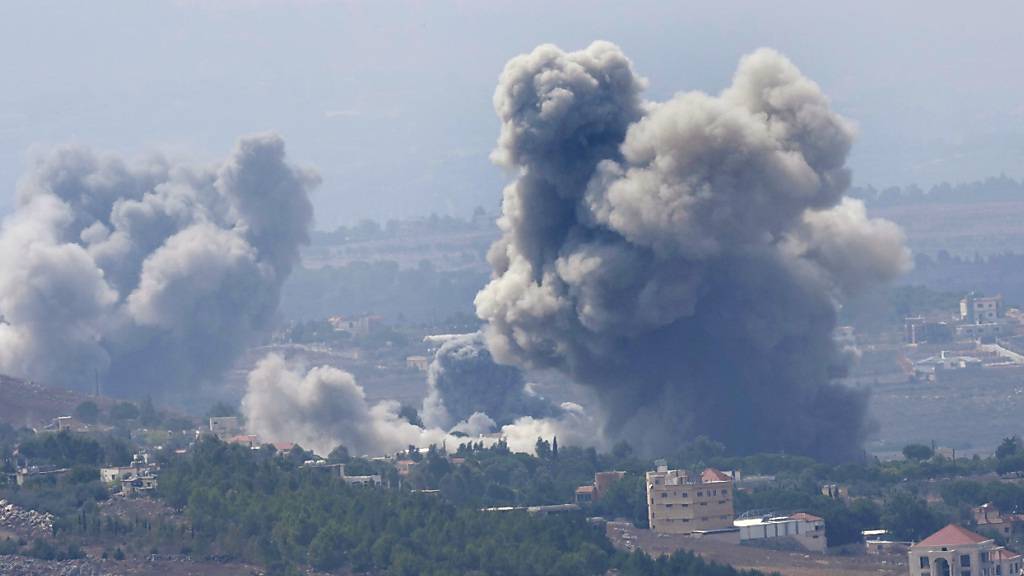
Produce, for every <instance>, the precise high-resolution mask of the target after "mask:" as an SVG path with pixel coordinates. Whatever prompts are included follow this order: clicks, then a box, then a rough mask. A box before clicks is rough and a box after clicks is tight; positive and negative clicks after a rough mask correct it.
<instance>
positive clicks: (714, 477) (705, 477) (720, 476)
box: [700, 468, 732, 483]
mask: <svg viewBox="0 0 1024 576" xmlns="http://www.w3.org/2000/svg"><path fill="white" fill-rule="evenodd" d="M730 480H732V478H729V477H728V476H726V475H725V473H724V472H722V471H721V470H715V469H714V468H707V469H705V470H704V471H703V472H701V474H700V481H701V482H705V483H707V482H728V481H730Z"/></svg>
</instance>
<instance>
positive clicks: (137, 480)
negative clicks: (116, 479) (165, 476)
mask: <svg viewBox="0 0 1024 576" xmlns="http://www.w3.org/2000/svg"><path fill="white" fill-rule="evenodd" d="M156 486H157V480H156V476H154V475H152V474H142V475H139V476H136V475H132V476H129V477H127V478H124V479H122V480H121V494H123V495H125V496H137V495H141V494H147V493H149V492H152V491H153V490H156Z"/></svg>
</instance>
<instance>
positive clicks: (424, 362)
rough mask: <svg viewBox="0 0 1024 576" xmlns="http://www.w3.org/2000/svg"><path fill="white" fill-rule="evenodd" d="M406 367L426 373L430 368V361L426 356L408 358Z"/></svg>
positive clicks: (406, 358)
mask: <svg viewBox="0 0 1024 576" xmlns="http://www.w3.org/2000/svg"><path fill="white" fill-rule="evenodd" d="M405 367H406V368H411V369H413V370H419V371H420V372H426V371H427V370H428V369H429V368H430V359H429V358H427V357H426V356H406V357H405Z"/></svg>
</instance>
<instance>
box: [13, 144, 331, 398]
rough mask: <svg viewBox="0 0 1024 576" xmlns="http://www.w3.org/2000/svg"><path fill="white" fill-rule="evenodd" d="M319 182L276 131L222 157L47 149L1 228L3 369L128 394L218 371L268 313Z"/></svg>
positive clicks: (302, 235)
mask: <svg viewBox="0 0 1024 576" xmlns="http://www.w3.org/2000/svg"><path fill="white" fill-rule="evenodd" d="M318 182H319V178H318V177H317V175H316V174H315V173H313V172H311V171H309V170H305V169H300V168H297V167H295V166H292V165H290V164H288V163H287V162H286V161H285V153H284V142H283V141H282V140H281V139H280V138H279V137H277V136H275V135H270V134H268V135H259V136H252V137H248V138H244V139H242V140H241V141H240V142H239V143H238V145H237V146H236V147H235V150H234V151H233V152H232V153H231V155H230V156H229V157H228V158H227V159H226V160H225V161H224V162H223V163H221V164H219V165H215V166H189V165H183V164H178V163H174V162H171V161H169V160H167V159H164V158H160V157H156V158H152V159H149V160H146V161H141V162H134V163H131V162H125V161H123V160H121V159H118V158H115V157H110V156H103V155H98V154H95V153H93V152H91V151H89V150H87V149H83V148H77V147H69V148H63V149H60V150H57V151H55V152H53V153H52V154H50V155H49V156H47V157H45V158H43V159H41V160H40V161H39V162H38V163H37V165H36V166H35V168H34V169H33V170H32V171H31V173H30V174H28V176H26V177H25V178H24V179H23V180H22V182H21V183H20V185H19V190H18V205H17V209H16V211H15V212H14V213H13V214H12V215H11V216H10V217H9V218H7V220H6V221H5V222H4V224H3V228H2V230H0V266H2V268H3V270H4V274H3V276H2V277H0V314H2V316H3V323H2V324H0V370H2V371H4V372H7V373H11V374H16V375H20V376H25V377H30V378H34V379H37V380H41V381H44V382H48V383H52V384H59V385H64V386H68V387H73V388H78V389H85V390H88V389H91V388H92V386H93V382H94V377H95V374H97V373H98V374H99V377H100V380H101V381H102V382H103V384H104V387H105V392H110V393H112V394H119V395H128V396H140V395H143V394H145V393H152V394H154V395H156V396H159V395H160V394H161V393H163V392H167V391H170V390H172V389H181V388H187V387H192V386H196V385H199V384H202V383H204V382H208V381H210V380H212V379H215V378H217V377H218V376H220V375H221V374H222V373H223V372H224V370H226V369H227V368H229V367H230V366H231V365H232V364H233V363H234V361H235V359H236V358H237V357H238V354H239V353H240V352H241V351H242V350H244V349H245V347H246V346H248V345H250V344H252V343H253V342H254V341H255V340H256V339H258V338H259V337H260V336H261V335H262V334H263V333H264V332H265V331H266V330H267V329H268V328H269V327H270V325H271V322H272V320H273V317H274V314H275V312H276V310H277V304H278V299H279V292H280V288H281V284H282V283H283V281H284V280H285V278H286V277H287V276H288V274H289V273H290V272H291V269H292V266H293V265H294V264H295V262H296V261H297V259H298V249H299V245H300V244H302V243H304V242H306V241H307V233H308V229H309V226H310V224H311V222H312V206H311V204H310V202H309V197H308V195H309V191H310V189H311V188H313V187H314V186H316V185H317V184H318Z"/></svg>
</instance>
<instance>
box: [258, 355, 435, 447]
mask: <svg viewBox="0 0 1024 576" xmlns="http://www.w3.org/2000/svg"><path fill="white" fill-rule="evenodd" d="M399 408H400V406H399V404H398V403H397V402H390V401H389V402H381V403H379V404H376V405H373V406H371V405H370V404H368V403H367V402H366V394H365V392H364V391H363V388H362V387H361V386H359V384H357V383H356V380H355V378H354V377H353V376H352V375H351V374H349V373H348V372H345V371H344V370H340V369H338V368H334V367H332V366H318V367H314V368H311V369H308V370H307V369H306V368H305V366H303V365H302V364H301V363H297V362H292V363H288V362H286V361H285V360H284V359H283V358H282V357H281V356H278V355H276V354H270V355H268V356H266V357H265V358H263V359H262V360H261V361H260V362H259V363H258V364H257V365H256V367H255V368H254V369H253V370H252V371H251V372H250V373H249V387H248V389H247V391H246V394H245V397H244V398H243V399H242V412H243V414H245V417H246V423H247V424H246V425H247V427H248V429H249V431H250V432H252V433H254V434H257V435H258V436H259V437H260V438H261V440H262V441H266V442H275V441H283V442H296V443H298V444H299V445H301V446H302V447H303V448H307V449H312V450H314V451H315V452H317V453H318V454H321V455H327V454H329V453H330V451H331V450H332V449H334V448H335V447H337V446H338V445H339V444H344V445H345V446H346V447H347V448H349V449H350V450H351V451H353V452H355V453H356V454H374V455H377V454H389V453H393V452H395V451H397V450H401V449H404V448H405V447H407V446H409V445H410V444H412V445H416V446H419V445H426V444H430V443H432V442H436V443H438V444H440V443H441V442H442V440H443V439H444V436H445V435H444V432H443V431H441V430H424V429H422V428H419V427H417V426H414V425H412V424H410V423H408V422H406V421H405V420H403V419H402V418H401V417H399V416H398V410H399Z"/></svg>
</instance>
